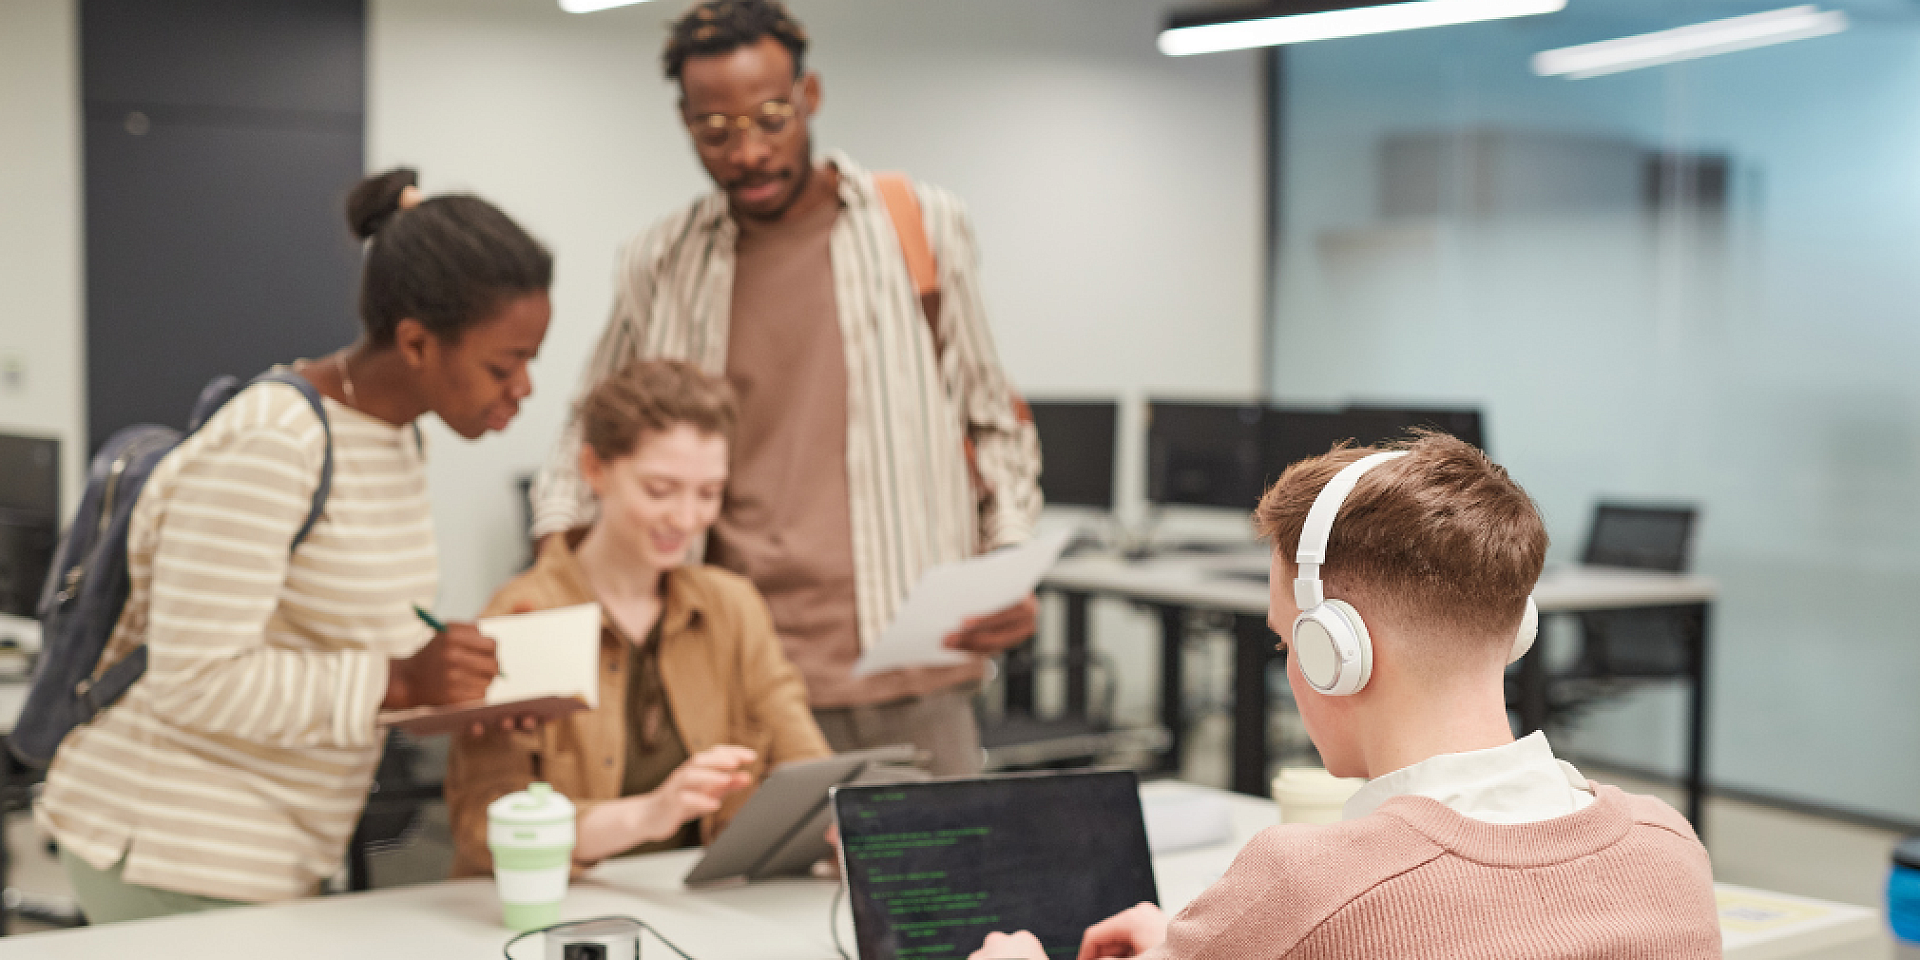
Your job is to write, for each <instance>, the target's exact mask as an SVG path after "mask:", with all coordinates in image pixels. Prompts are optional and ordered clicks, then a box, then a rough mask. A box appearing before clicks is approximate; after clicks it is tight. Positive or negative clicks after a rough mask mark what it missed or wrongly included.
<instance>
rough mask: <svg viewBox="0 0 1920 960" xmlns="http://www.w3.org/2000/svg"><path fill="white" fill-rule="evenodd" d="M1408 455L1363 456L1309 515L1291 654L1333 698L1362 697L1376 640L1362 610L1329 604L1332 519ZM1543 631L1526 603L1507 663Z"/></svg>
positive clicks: (1534, 610)
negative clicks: (1372, 478) (1350, 497)
mask: <svg viewBox="0 0 1920 960" xmlns="http://www.w3.org/2000/svg"><path fill="white" fill-rule="evenodd" d="M1406 455H1407V451H1405V450H1394V451H1390V452H1387V453H1374V454H1369V455H1367V456H1365V457H1361V458H1360V459H1359V460H1356V461H1354V462H1352V463H1350V464H1347V466H1346V467H1345V468H1344V469H1342V470H1341V471H1340V472H1339V473H1336V474H1334V475H1333V479H1332V480H1329V481H1327V485H1326V486H1325V487H1322V488H1321V489H1320V495H1319V496H1318V497H1315V498H1314V501H1313V506H1312V507H1311V508H1309V509H1308V510H1307V520H1306V523H1305V524H1304V525H1303V526H1302V527H1301V528H1300V551H1299V555H1298V557H1297V560H1296V562H1297V563H1298V564H1299V568H1300V569H1299V571H1298V573H1297V578H1296V579H1295V580H1294V581H1293V602H1294V603H1295V604H1296V605H1298V606H1299V607H1300V616H1298V617H1296V618H1294V621H1293V644H1292V645H1291V648H1290V649H1289V651H1288V655H1289V656H1292V657H1296V658H1298V660H1299V662H1300V674H1301V676H1304V677H1305V678H1306V680H1307V684H1308V685H1309V686H1311V687H1313V689H1315V690H1318V691H1319V692H1321V693H1324V694H1326V695H1328V696H1333V697H1344V696H1347V695H1350V694H1355V693H1359V692H1360V691H1361V690H1363V689H1365V688H1366V686H1367V680H1368V679H1369V678H1371V677H1372V676H1373V638H1372V637H1370V636H1369V635H1368V634H1367V625H1366V622H1365V621H1363V620H1361V619H1360V611H1358V610H1355V609H1354V608H1353V605H1352V604H1350V603H1348V602H1346V601H1345V600H1329V599H1327V595H1326V587H1325V586H1324V585H1323V584H1321V582H1320V565H1321V564H1323V563H1326V562H1327V538H1328V537H1329V536H1331V535H1332V534H1333V518H1334V516H1335V515H1337V514H1338V513H1339V512H1340V505H1341V504H1343V503H1345V502H1346V500H1347V494H1349V493H1352V492H1353V488H1354V486H1355V485H1356V484H1358V483H1359V482H1360V477H1361V476H1362V475H1364V474H1365V473H1366V472H1367V471H1368V470H1372V469H1373V468H1374V467H1377V466H1379V465H1380V464H1383V463H1385V462H1387V461H1388V460H1393V459H1396V458H1398V457H1404V456H1406ZM1539 628H1540V610H1539V608H1537V607H1535V606H1534V605H1533V598H1532V597H1531V596H1529V597H1528V598H1527V612H1526V615H1525V616H1523V617H1522V618H1521V619H1520V632H1519V633H1517V634H1515V635H1514V638H1513V647H1512V648H1511V649H1510V650H1509V651H1508V652H1507V662H1508V663H1512V662H1514V661H1515V660H1518V659H1520V658H1521V657H1524V656H1526V654H1527V651H1528V650H1529V649H1531V648H1532V647H1533V638H1534V635H1535V634H1536V633H1538V632H1539Z"/></svg>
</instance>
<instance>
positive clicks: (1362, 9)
mask: <svg viewBox="0 0 1920 960" xmlns="http://www.w3.org/2000/svg"><path fill="white" fill-rule="evenodd" d="M1566 5H1567V0H1412V2H1409V3H1385V4H1372V5H1368V6H1357V7H1348V8H1345V9H1337V10H1316V11H1312V12H1308V13H1295V14H1288V15H1283V16H1271V17H1257V18H1252V19H1239V20H1233V21H1230V22H1227V23H1197V24H1191V25H1175V26H1171V27H1168V28H1167V29H1166V30H1165V31H1164V32H1162V33H1161V34H1160V52H1161V53H1164V54H1166V55H1167V56H1169V57H1185V56H1191V55H1193V54H1196V53H1216V52H1218V51H1221V50H1244V49H1246V48H1248V47H1271V46H1277V45H1279V44H1283V43H1305V42H1307V41H1309V40H1332V39H1335V38H1337V37H1358V36H1362V35H1364V34H1369V33H1389V32H1392V31H1395V30H1418V29H1421V28H1423V27H1445V26H1450V25H1452V24H1456V23H1472V22H1474V21H1477V20H1500V19H1504V18H1507V17H1528V16H1533V15H1534V14H1540V13H1553V12H1554V11H1556V10H1559V9H1560V8H1562V7H1565V6H1566Z"/></svg>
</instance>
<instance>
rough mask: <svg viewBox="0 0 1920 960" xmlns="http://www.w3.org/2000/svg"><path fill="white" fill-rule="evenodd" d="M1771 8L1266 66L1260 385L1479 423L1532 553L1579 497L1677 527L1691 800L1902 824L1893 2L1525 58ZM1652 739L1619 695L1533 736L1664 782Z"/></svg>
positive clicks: (1429, 36)
mask: <svg viewBox="0 0 1920 960" xmlns="http://www.w3.org/2000/svg"><path fill="white" fill-rule="evenodd" d="M1770 6H1778V4H1774V5H1754V4H1740V3H1729V2H1709V0H1661V2H1654V0H1612V2H1600V0H1585V2H1583V0H1573V2H1572V3H1570V4H1569V5H1568V8H1567V9H1566V10H1564V11H1562V12H1561V13H1559V14H1555V15H1551V16H1544V17H1534V18H1530V19H1525V20H1514V21H1504V22H1496V23H1488V24H1478V25H1471V26H1461V27H1451V28H1444V29H1434V30H1425V31H1417V32H1411V33H1402V34H1390V35H1382V36H1375V37H1365V38H1356V39H1351V40H1338V41H1328V42H1321V43H1311V44H1304V45H1301V46H1297V47H1291V48H1287V49H1286V50H1285V52H1284V60H1283V69H1282V70H1281V71H1279V75H1280V89H1279V91H1278V97H1277V102H1278V104H1279V111H1280V123H1281V127H1280V131H1281V135H1280V138H1279V140H1280V153H1279V156H1278V158H1277V159H1278V164H1277V169H1278V170H1279V174H1278V176H1279V178H1280V182H1279V183H1278V184H1277V188H1278V189H1277V191H1276V194H1277V196H1278V198H1279V199H1278V203H1279V211H1278V224H1279V233H1278V237H1277V240H1276V245H1277V247H1276V249H1277V264H1276V268H1277V275H1276V284H1277V286H1276V293H1275V298H1274V302H1275V315H1274V317H1273V318H1272V322H1273V330H1272V336H1271V338H1270V343H1271V350H1272V357H1271V366H1270V369H1271V370H1272V382H1271V383H1270V384H1269V388H1270V390H1271V392H1272V395H1273V396H1274V397H1276V398H1279V399H1281V400H1301V401H1341V400H1349V399H1357V398H1364V399H1376V400H1378V399H1386V400H1393V399H1405V400H1418V401H1423V402H1430V401H1448V402H1461V403H1467V404H1480V405H1481V406H1482V407H1483V409H1484V410H1485V413H1486V417H1487V420H1486V429H1487V436H1488V442H1489V449H1491V450H1492V451H1493V453H1494V454H1495V456H1496V457H1497V458H1498V459H1500V460H1501V461H1502V462H1503V463H1505V464H1506V465H1507V466H1508V467H1509V468H1510V469H1511V470H1512V471H1513V473H1514V475H1515V476H1516V477H1517V478H1518V479H1519V480H1520V481H1521V482H1522V483H1523V484H1525V485H1526V486H1527V487H1528V489H1529V490H1530V491H1531V492H1532V493H1533V494H1534V496H1535V498H1536V499H1537V500H1538V502H1539V504H1540V506H1541V508H1542V510H1543V512H1544V513H1545V515H1546V518H1547V522H1548V525H1549V529H1550V531H1551V533H1552V535H1553V538H1554V549H1553V556H1554V557H1556V558H1558V559H1561V560H1572V559H1574V558H1576V557H1578V556H1579V552H1580V547H1581V541H1582V540H1583V539H1584V537H1585V533H1586V528H1587V524H1588V522H1589V518H1590V517H1591V515H1592V512H1593V510H1594V506H1595V504H1596V503H1597V502H1598V501H1600V500H1603V499H1607V500H1621V499H1627V500H1651V501H1680V502H1687V503H1693V504H1697V505H1698V506H1699V508H1700V510H1701V521H1700V523H1701V525H1700V527H1699V530H1698V533H1697V536H1696V540H1695V543H1696V547H1695V557H1694V566H1693V568H1694V569H1695V570H1697V571H1699V572H1702V573H1705V574H1707V575H1709V576H1712V577H1714V578H1716V579H1717V580H1718V581H1719V583H1720V586H1721V599H1720V601H1719V603H1718V604H1717V605H1716V607H1715V609H1714V621H1713V637H1712V644H1713V646H1712V654H1711V664H1710V676H1711V678H1712V690H1713V692H1712V697H1711V700H1710V704H1711V713H1710V717H1711V721H1710V724H1711V726H1710V732H1709V736H1710V740H1709V743H1710V747H1709V763H1710V767H1709V775H1710V777H1711V778H1712V780H1713V781H1714V782H1716V783H1718V784H1722V785H1725V786H1728V787H1734V788H1739V789H1744V790H1749V791H1753V792H1757V793H1762V794H1767V795H1771V796H1775V797H1780V798H1786V799H1791V800H1798V801H1803V802H1809V803H1814V804H1819V805H1823V806H1828V807H1833V808H1838V809H1842V810H1849V811H1855V812H1858V813H1862V814H1867V815H1872V816H1878V817H1884V818H1889V819H1893V820H1898V821H1904V822H1909V823H1920V760H1914V759H1913V758H1920V7H1916V6H1915V5H1913V4H1910V3H1906V2H1892V0H1862V2H1857V3H1848V4H1844V5H1842V6H1840V7H1839V9H1841V10H1844V11H1845V13H1846V14H1847V15H1848V17H1849V19H1850V23H1851V25H1850V28H1849V29H1847V30H1846V31H1845V32H1843V33H1840V34H1837V35H1832V36H1824V37H1818V38H1813V39H1806V40H1801V41H1797V42H1792V43H1786V44H1783V45H1779V46H1772V47H1767V48H1764V49H1754V50H1746V51H1742V52H1737V53H1730V54H1726V55H1721V56H1713V57H1708V58H1703V59H1698V60H1693V61H1688V62H1683V63H1677V64H1672V65H1668V66H1662V67H1654V68H1650V69H1640V70H1633V71H1630V72H1624V73H1619V74H1615V75H1611V76H1603V77H1596V78H1591V79H1579V80H1571V79H1566V78H1562V77H1547V76H1540V75H1536V74H1535V73H1534V72H1533V70H1532V68H1531V66H1530V62H1531V60H1532V58H1533V56H1534V55H1535V54H1536V53H1539V52H1541V51H1544V50H1550V49H1555V48H1561V47H1566V46H1569V45H1573V44H1580V43H1587V42H1592V41H1598V40H1606V39H1611V38H1615V37H1623V36H1629V35H1634V34H1641V33H1646V32H1649V31H1655V30H1662V29H1668V28H1673V27H1677V26H1682V25H1686V24H1692V23H1698V22H1701V21H1708V20H1714V19H1718V18H1724V17H1731V16H1737V15H1743V14H1750V13H1754V12H1756V11H1762V10H1766V9H1769V7H1770ZM1826 7H1827V8H1828V9H1834V5H1833V4H1827V5H1826ZM1684 723H1685V708H1684V698H1683V697H1682V696H1681V691H1680V690H1679V689H1677V688H1672V689H1667V688H1657V687H1655V688H1647V689H1646V690H1644V691H1642V692H1640V693H1636V694H1633V695H1630V696H1627V697H1624V698H1621V699H1617V700H1614V701H1611V702H1609V703H1607V704H1605V705H1603V706H1601V707H1598V708H1596V709H1594V710H1592V711H1589V712H1588V713H1586V714H1584V715H1582V716H1581V717H1579V718H1578V720H1577V721H1576V722H1575V723H1574V724H1573V725H1572V726H1571V728H1570V729H1569V730H1568V731H1567V732H1566V733H1565V734H1564V735H1562V736H1561V737H1560V740H1561V741H1562V743H1563V746H1564V748H1565V750H1566V751H1567V752H1570V753H1574V754H1576V755H1577V756H1580V757H1585V758H1588V759H1590V760H1599V761H1607V762H1613V763H1616V764H1622V765H1627V766H1632V767H1637V768H1642V769H1647V770H1652V771H1658V772H1663V773H1670V774H1671V773H1677V772H1678V770H1679V767H1680V763H1681V756H1682V746H1683V739H1682V737H1683V732H1682V731H1683V729H1684Z"/></svg>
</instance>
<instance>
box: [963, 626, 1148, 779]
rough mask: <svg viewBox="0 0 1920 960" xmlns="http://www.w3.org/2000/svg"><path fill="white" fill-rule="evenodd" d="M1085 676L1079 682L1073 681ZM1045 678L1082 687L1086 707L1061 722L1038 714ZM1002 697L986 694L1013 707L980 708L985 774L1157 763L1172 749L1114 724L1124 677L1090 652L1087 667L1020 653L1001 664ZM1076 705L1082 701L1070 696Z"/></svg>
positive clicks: (1070, 709)
mask: <svg viewBox="0 0 1920 960" xmlns="http://www.w3.org/2000/svg"><path fill="white" fill-rule="evenodd" d="M1075 673H1078V674H1079V679H1078V680H1077V681H1075V680H1074V679H1073V675H1074V674H1075ZM1042 674H1058V675H1060V676H1061V677H1062V678H1063V679H1066V680H1067V681H1068V683H1069V684H1070V685H1072V684H1074V683H1076V682H1077V683H1078V684H1079V685H1080V686H1081V690H1082V693H1081V694H1079V698H1083V699H1084V701H1085V703H1084V705H1082V706H1080V707H1079V708H1078V709H1076V708H1075V706H1074V704H1073V703H1072V702H1069V703H1068V704H1067V705H1066V710H1065V711H1064V712H1063V713H1062V714H1061V715H1060V716H1056V717H1042V716H1039V715H1038V712H1037V711H1035V710H1034V709H1033V699H1034V693H1035V690H1034V687H1035V686H1036V685H1037V683H1038V681H1039V678H1040V676H1041V675H1042ZM993 686H994V687H997V688H998V689H997V690H989V691H983V695H982V698H981V699H983V700H991V699H995V694H996V693H998V694H999V696H1000V698H1001V699H1003V700H1004V701H1005V703H1006V708H1005V709H1004V710H1003V711H1001V713H1000V714H999V715H998V716H992V715H990V714H988V713H987V712H986V711H984V710H979V709H977V708H976V711H975V712H976V714H977V715H978V716H979V718H980V720H979V723H980V746H981V749H983V750H984V751H986V769H987V770H988V771H991V772H1003V771H1012V770H1057V769H1069V768H1073V767H1085V766H1091V765H1094V764H1100V763H1107V762H1112V761H1113V760H1114V759H1115V758H1118V757H1122V756H1151V755H1154V754H1157V753H1158V752H1159V751H1161V750H1164V749H1166V745H1167V743H1168V741H1169V739H1170V738H1169V736H1168V735H1167V733H1166V731H1164V730H1161V729H1160V728H1159V727H1158V726H1152V727H1146V728H1122V727H1116V726H1115V725H1114V723H1113V705H1114V701H1115V700H1116V699H1117V698H1118V695H1119V678H1118V674H1117V671H1116V670H1115V669H1114V665H1113V662H1112V660H1111V659H1110V658H1108V657H1106V656H1104V655H1102V654H1099V653H1089V654H1088V655H1087V657H1086V660H1085V662H1083V663H1081V662H1075V660H1074V659H1073V658H1070V657H1067V656H1064V655H1058V654H1035V653H1033V652H1032V650H1031V649H1030V647H1026V646H1022V647H1016V648H1014V649H1013V650H1010V651H1008V654H1007V656H1005V657H1004V658H1003V659H1002V660H1001V666H1000V673H999V676H998V678H997V679H996V680H995V682H994V684H993ZM1068 699H1069V701H1072V700H1074V699H1076V697H1075V695H1073V694H1071V693H1069V695H1068Z"/></svg>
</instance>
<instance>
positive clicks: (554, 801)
mask: <svg viewBox="0 0 1920 960" xmlns="http://www.w3.org/2000/svg"><path fill="white" fill-rule="evenodd" d="M487 819H488V820H491V821H493V822H494V823H511V824H520V825H545V824H552V823H564V822H568V821H571V820H572V819H573V801H571V800H568V799H567V798H566V796H565V795H564V794H561V793H557V792H555V791H554V789H553V785H552V784H550V783H544V782H534V783H531V784H528V785H527V788H526V789H525V790H522V791H520V792H518V793H509V794H507V795H506V796H504V797H501V798H500V799H498V800H495V801H494V802H492V803H490V804H488V805H487Z"/></svg>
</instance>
